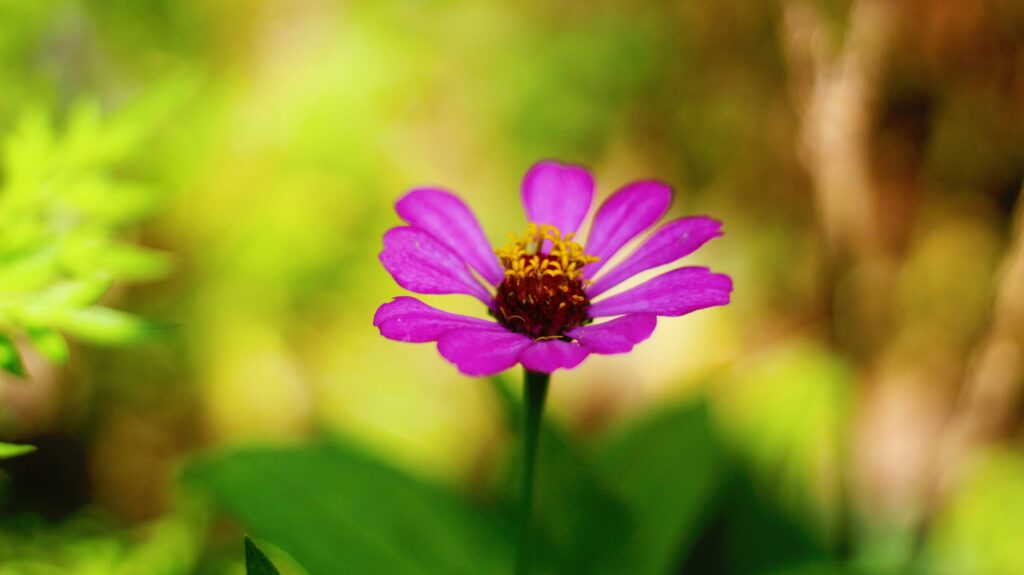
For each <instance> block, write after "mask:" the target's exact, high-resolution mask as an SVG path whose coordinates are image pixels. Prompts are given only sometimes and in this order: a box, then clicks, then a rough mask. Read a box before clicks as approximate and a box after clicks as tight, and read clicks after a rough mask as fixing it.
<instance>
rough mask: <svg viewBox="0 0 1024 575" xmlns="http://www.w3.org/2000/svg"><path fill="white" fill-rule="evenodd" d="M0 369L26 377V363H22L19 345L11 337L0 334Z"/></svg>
mask: <svg viewBox="0 0 1024 575" xmlns="http://www.w3.org/2000/svg"><path fill="white" fill-rule="evenodd" d="M0 369H3V370H4V371H6V372H7V373H9V374H11V375H13V376H16V377H25V365H24V364H23V363H21V354H20V353H18V346H16V345H14V342H13V341H12V340H11V338H9V337H7V336H5V335H2V334H0Z"/></svg>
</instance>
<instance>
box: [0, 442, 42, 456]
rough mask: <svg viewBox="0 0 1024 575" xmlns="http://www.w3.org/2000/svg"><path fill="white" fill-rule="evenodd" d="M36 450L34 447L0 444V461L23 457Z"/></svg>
mask: <svg viewBox="0 0 1024 575" xmlns="http://www.w3.org/2000/svg"><path fill="white" fill-rule="evenodd" d="M35 450H36V448H35V446H34V445H24V444H18V443H0V459H10V458H12V457H18V456H19V455H25V454H27V453H32V452H33V451H35Z"/></svg>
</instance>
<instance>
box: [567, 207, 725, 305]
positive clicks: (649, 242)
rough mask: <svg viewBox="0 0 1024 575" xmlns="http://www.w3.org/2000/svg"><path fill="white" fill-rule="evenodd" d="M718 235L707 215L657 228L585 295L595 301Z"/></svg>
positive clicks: (715, 224) (719, 226) (718, 225)
mask: <svg viewBox="0 0 1024 575" xmlns="http://www.w3.org/2000/svg"><path fill="white" fill-rule="evenodd" d="M720 235H722V223H721V222H719V221H717V220H714V219H711V218H709V217H706V216H695V217H689V218H680V219H678V220H672V221H671V222H668V223H667V224H665V225H663V226H661V227H660V228H658V229H657V230H656V231H655V232H654V233H653V234H651V237H649V238H647V239H646V240H645V241H644V243H643V244H641V245H640V247H638V248H637V249H636V250H635V251H634V252H633V253H631V254H629V257H627V258H626V259H625V260H623V261H622V262H621V263H620V264H619V265H617V266H615V267H614V268H612V269H611V270H609V271H608V272H607V273H605V274H604V275H602V276H601V277H599V278H597V281H595V282H594V284H593V285H591V286H590V287H589V288H587V293H588V294H589V295H590V297H591V298H595V297H597V296H599V295H601V294H602V293H604V292H606V291H608V290H610V289H611V288H613V287H615V286H617V285H619V284H620V283H622V282H623V281H625V280H627V279H629V278H631V277H633V276H635V275H636V274H638V273H640V272H642V271H646V270H649V269H652V268H656V267H658V266H662V265H665V264H669V263H672V262H674V261H676V260H678V259H680V258H683V257H685V256H688V255H690V254H692V253H693V252H695V251H697V249H698V248H699V247H701V246H702V245H704V244H705V243H707V242H708V241H709V240H711V239H713V238H716V237H718V236H720ZM588 253H589V252H588ZM591 265H593V264H591Z"/></svg>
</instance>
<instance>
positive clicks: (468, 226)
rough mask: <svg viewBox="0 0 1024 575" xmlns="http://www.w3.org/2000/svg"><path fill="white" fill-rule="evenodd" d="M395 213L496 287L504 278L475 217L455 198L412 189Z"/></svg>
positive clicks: (437, 190)
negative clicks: (444, 246)
mask: <svg viewBox="0 0 1024 575" xmlns="http://www.w3.org/2000/svg"><path fill="white" fill-rule="evenodd" d="M395 211H397V212H398V215H399V216H400V217H401V218H402V219H403V220H405V221H407V222H409V223H410V224H411V225H412V226H413V227H416V228H419V229H422V230H426V231H427V232H430V233H431V234H432V235H433V236H434V237H435V238H437V239H438V240H440V241H441V243H443V244H445V245H446V246H448V247H449V248H451V250H452V251H454V252H455V253H457V254H460V255H462V256H463V257H464V258H466V261H467V262H469V265H471V266H473V269H475V270H476V271H477V272H479V273H480V275H482V276H483V277H484V278H486V279H487V281H489V282H491V283H492V284H498V283H501V280H502V279H503V278H504V277H505V274H504V272H503V271H502V269H501V264H499V263H498V258H497V256H495V255H494V252H493V251H492V250H491V244H490V243H489V242H488V241H487V237H486V236H485V235H484V231H483V228H481V227H480V223H479V222H478V221H477V219H476V216H474V215H473V212H472V211H471V210H470V209H469V207H468V206H466V204H465V202H463V201H462V200H461V199H459V197H458V196H456V195H455V194H453V193H451V192H447V191H445V190H439V189H436V188H420V189H416V190H413V191H411V192H409V193H408V194H406V195H405V196H404V197H403V198H402V199H401V200H399V201H398V203H397V204H395Z"/></svg>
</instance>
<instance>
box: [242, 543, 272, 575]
mask: <svg viewBox="0 0 1024 575" xmlns="http://www.w3.org/2000/svg"><path fill="white" fill-rule="evenodd" d="M245 572H246V574H247V575H280V572H279V571H278V570H277V567H274V564H273V563H271V562H270V559H267V556H266V555H264V554H263V551H260V548H259V547H257V546H256V544H255V543H253V542H252V539H249V536H248V535H246V536H245Z"/></svg>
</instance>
